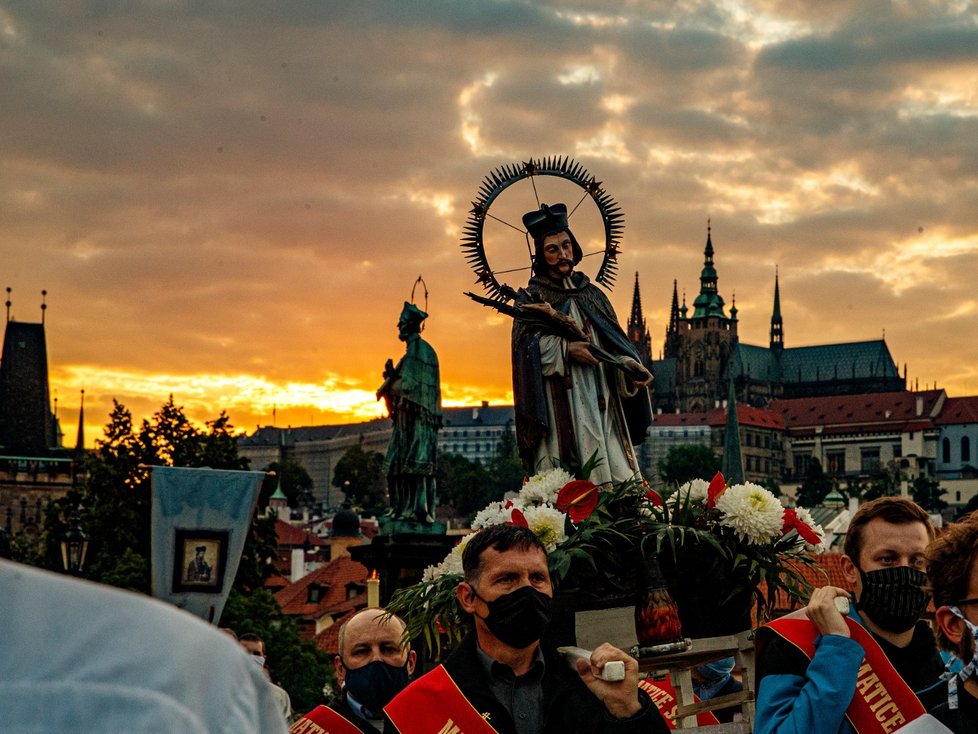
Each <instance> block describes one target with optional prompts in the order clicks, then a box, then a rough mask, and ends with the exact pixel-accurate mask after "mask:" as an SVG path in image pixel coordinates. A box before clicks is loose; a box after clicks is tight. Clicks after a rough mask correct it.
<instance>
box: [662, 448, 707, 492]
mask: <svg viewBox="0 0 978 734" xmlns="http://www.w3.org/2000/svg"><path fill="white" fill-rule="evenodd" d="M720 464H721V459H720V457H719V456H717V455H716V454H715V453H713V449H711V448H710V447H709V446H703V445H699V444H695V445H691V446H673V447H672V448H671V449H669V453H668V454H666V457H665V458H664V459H659V479H660V480H661V481H662V483H663V484H664V485H665V486H667V487H679V486H681V485H683V484H685V483H686V482H688V481H689V480H691V479H696V478H698V477H712V476H713V475H714V474H716V473H717V472H718V471H720Z"/></svg>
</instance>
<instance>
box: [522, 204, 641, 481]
mask: <svg viewBox="0 0 978 734" xmlns="http://www.w3.org/2000/svg"><path fill="white" fill-rule="evenodd" d="M523 225H524V226H525V227H526V229H527V232H528V233H529V234H530V236H531V237H532V238H533V242H534V248H535V250H534V257H533V275H532V277H531V278H530V282H529V284H528V285H527V287H526V288H525V289H522V290H521V291H520V292H519V298H518V299H517V303H518V304H519V305H520V306H522V307H523V308H524V309H526V308H532V309H539V310H541V312H543V311H547V312H549V313H550V314H552V313H553V311H556V312H559V315H562V316H560V318H563V317H569V318H570V320H571V321H573V322H574V324H576V328H575V330H576V332H577V334H578V335H577V336H567V334H566V330H564V332H563V333H561V334H557V333H548V330H546V329H540V328H538V327H536V326H534V325H533V324H532V323H530V322H528V321H526V320H523V319H516V320H514V322H513V394H514V399H515V403H516V434H517V442H518V445H519V452H520V456H521V458H522V459H523V462H524V464H525V465H526V466H527V468H528V469H529V470H530V471H531V472H539V471H545V470H547V469H550V468H552V467H553V466H554V460H558V461H559V462H560V463H561V464H563V465H564V466H567V467H575V468H576V467H580V466H582V465H583V464H584V463H585V462H587V461H588V460H589V459H591V458H592V457H595V458H596V459H598V460H600V463H599V464H598V466H597V467H596V468H595V469H594V470H593V471H592V472H591V475H590V477H589V478H590V479H591V481H593V482H595V483H596V484H603V483H607V482H615V483H618V482H623V481H626V480H629V479H633V478H640V477H641V474H640V471H639V465H638V461H637V460H636V457H635V451H634V449H633V445H634V444H639V443H641V442H642V441H643V440H644V439H645V433H646V430H647V429H648V426H649V424H650V422H651V420H652V412H651V404H650V400H649V393H648V389H647V385H648V384H649V383H650V382H651V381H652V375H651V374H650V373H649V372H648V370H646V369H645V367H643V366H642V364H641V361H640V358H639V355H638V354H637V352H636V351H635V348H634V346H633V345H632V343H631V341H629V339H628V336H627V335H626V334H625V332H624V331H623V330H622V328H621V326H620V325H619V324H618V317H617V316H616V315H615V311H614V309H613V308H612V307H611V303H610V302H609V301H608V298H607V297H606V296H605V295H604V293H602V292H601V291H600V290H598V288H597V286H595V285H593V284H592V283H591V282H590V280H589V278H588V277H587V276H586V275H585V274H584V273H581V272H578V271H575V270H574V266H575V265H577V264H578V263H579V262H580V261H581V258H582V256H583V253H582V251H581V246H580V245H579V244H578V242H577V239H576V238H575V237H574V235H573V233H572V232H571V230H570V228H569V227H568V224H567V207H566V206H565V205H564V204H554V205H553V206H547V205H546V204H544V205H543V206H541V207H540V209H539V210H536V211H532V212H529V213H527V214H525V215H524V216H523ZM551 309H552V310H551ZM564 321H565V322H566V319H564ZM574 324H571V326H574ZM594 348H599V349H600V350H602V355H603V357H604V360H603V361H599V360H598V359H597V358H596V357H595V349H594Z"/></svg>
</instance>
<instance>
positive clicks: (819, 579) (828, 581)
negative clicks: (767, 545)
mask: <svg viewBox="0 0 978 734" xmlns="http://www.w3.org/2000/svg"><path fill="white" fill-rule="evenodd" d="M842 558H843V555H842V554H841V553H822V554H820V555H817V556H815V562H816V564H817V567H812V566H802V565H800V566H798V567H797V568H798V570H799V572H800V573H801V575H802V576H803V577H804V578H805V580H807V581H808V583H810V584H811V585H812V587H813V589H819V588H821V587H823V586H837V587H839V588H840V589H847V590H850V591H851V590H852V585H851V584H850V583H849V582H848V581H846V577H845V575H844V574H843V573H842ZM822 571H824V572H825V574H823V573H822ZM826 574H827V578H826ZM796 608H798V604H795V603H789V600H788V596H787V594H785V593H784V592H782V591H779V592H778V594H777V596H776V597H775V601H774V610H773V614H774V616H779V615H781V614H785V613H787V612H789V611H792V610H794V609H796Z"/></svg>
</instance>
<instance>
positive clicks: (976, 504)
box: [954, 494, 978, 521]
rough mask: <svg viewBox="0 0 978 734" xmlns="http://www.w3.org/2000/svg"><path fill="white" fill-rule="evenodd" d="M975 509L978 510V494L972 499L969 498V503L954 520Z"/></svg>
mask: <svg viewBox="0 0 978 734" xmlns="http://www.w3.org/2000/svg"><path fill="white" fill-rule="evenodd" d="M975 510H978V494H976V495H974V496H973V497H972V498H971V499H970V500H968V503H967V504H966V505H965V506H964V507H963V508H962V509H961V510H960V511H959V512H958V514H957V515H955V516H954V520H955V521H958V520H961V519H963V518H964V517H965V516H967V515H970V514H971V513H972V512H974V511H975Z"/></svg>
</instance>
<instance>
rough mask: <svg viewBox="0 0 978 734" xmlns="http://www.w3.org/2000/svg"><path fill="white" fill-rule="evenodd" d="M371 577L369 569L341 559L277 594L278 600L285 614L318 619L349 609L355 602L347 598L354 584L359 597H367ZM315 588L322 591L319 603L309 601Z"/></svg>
mask: <svg viewBox="0 0 978 734" xmlns="http://www.w3.org/2000/svg"><path fill="white" fill-rule="evenodd" d="M367 574H368V571H367V567H366V566H364V565H362V564H360V563H357V562H356V561H354V560H353V559H351V558H348V557H346V556H341V557H340V558H336V559H335V560H332V561H330V562H329V563H327V564H326V565H324V566H321V567H320V568H317V569H316V570H315V571H313V572H312V573H308V574H306V575H305V576H303V577H302V578H301V579H299V580H298V581H296V582H295V583H293V584H290V585H289V586H287V587H285V588H284V589H282V590H281V591H279V592H278V593H277V594H275V599H276V601H278V604H279V606H280V607H281V608H282V611H283V612H284V613H285V614H288V615H290V616H300V617H303V618H306V619H311V618H316V617H319V616H322V615H323V614H327V613H333V612H335V611H336V610H338V609H344V610H345V609H349V608H350V605H349V604H347V602H349V601H352V599H348V598H347V587H348V586H349V585H350V584H354V586H355V588H356V592H357V595H359V594H361V593H363V594H365V593H366V581H367ZM312 584H318V585H319V586H320V587H322V596H321V597H320V599H319V601H318V602H315V603H309V601H308V598H309V592H308V589H309V586H310V585H312ZM365 602H366V597H364V603H365Z"/></svg>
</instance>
